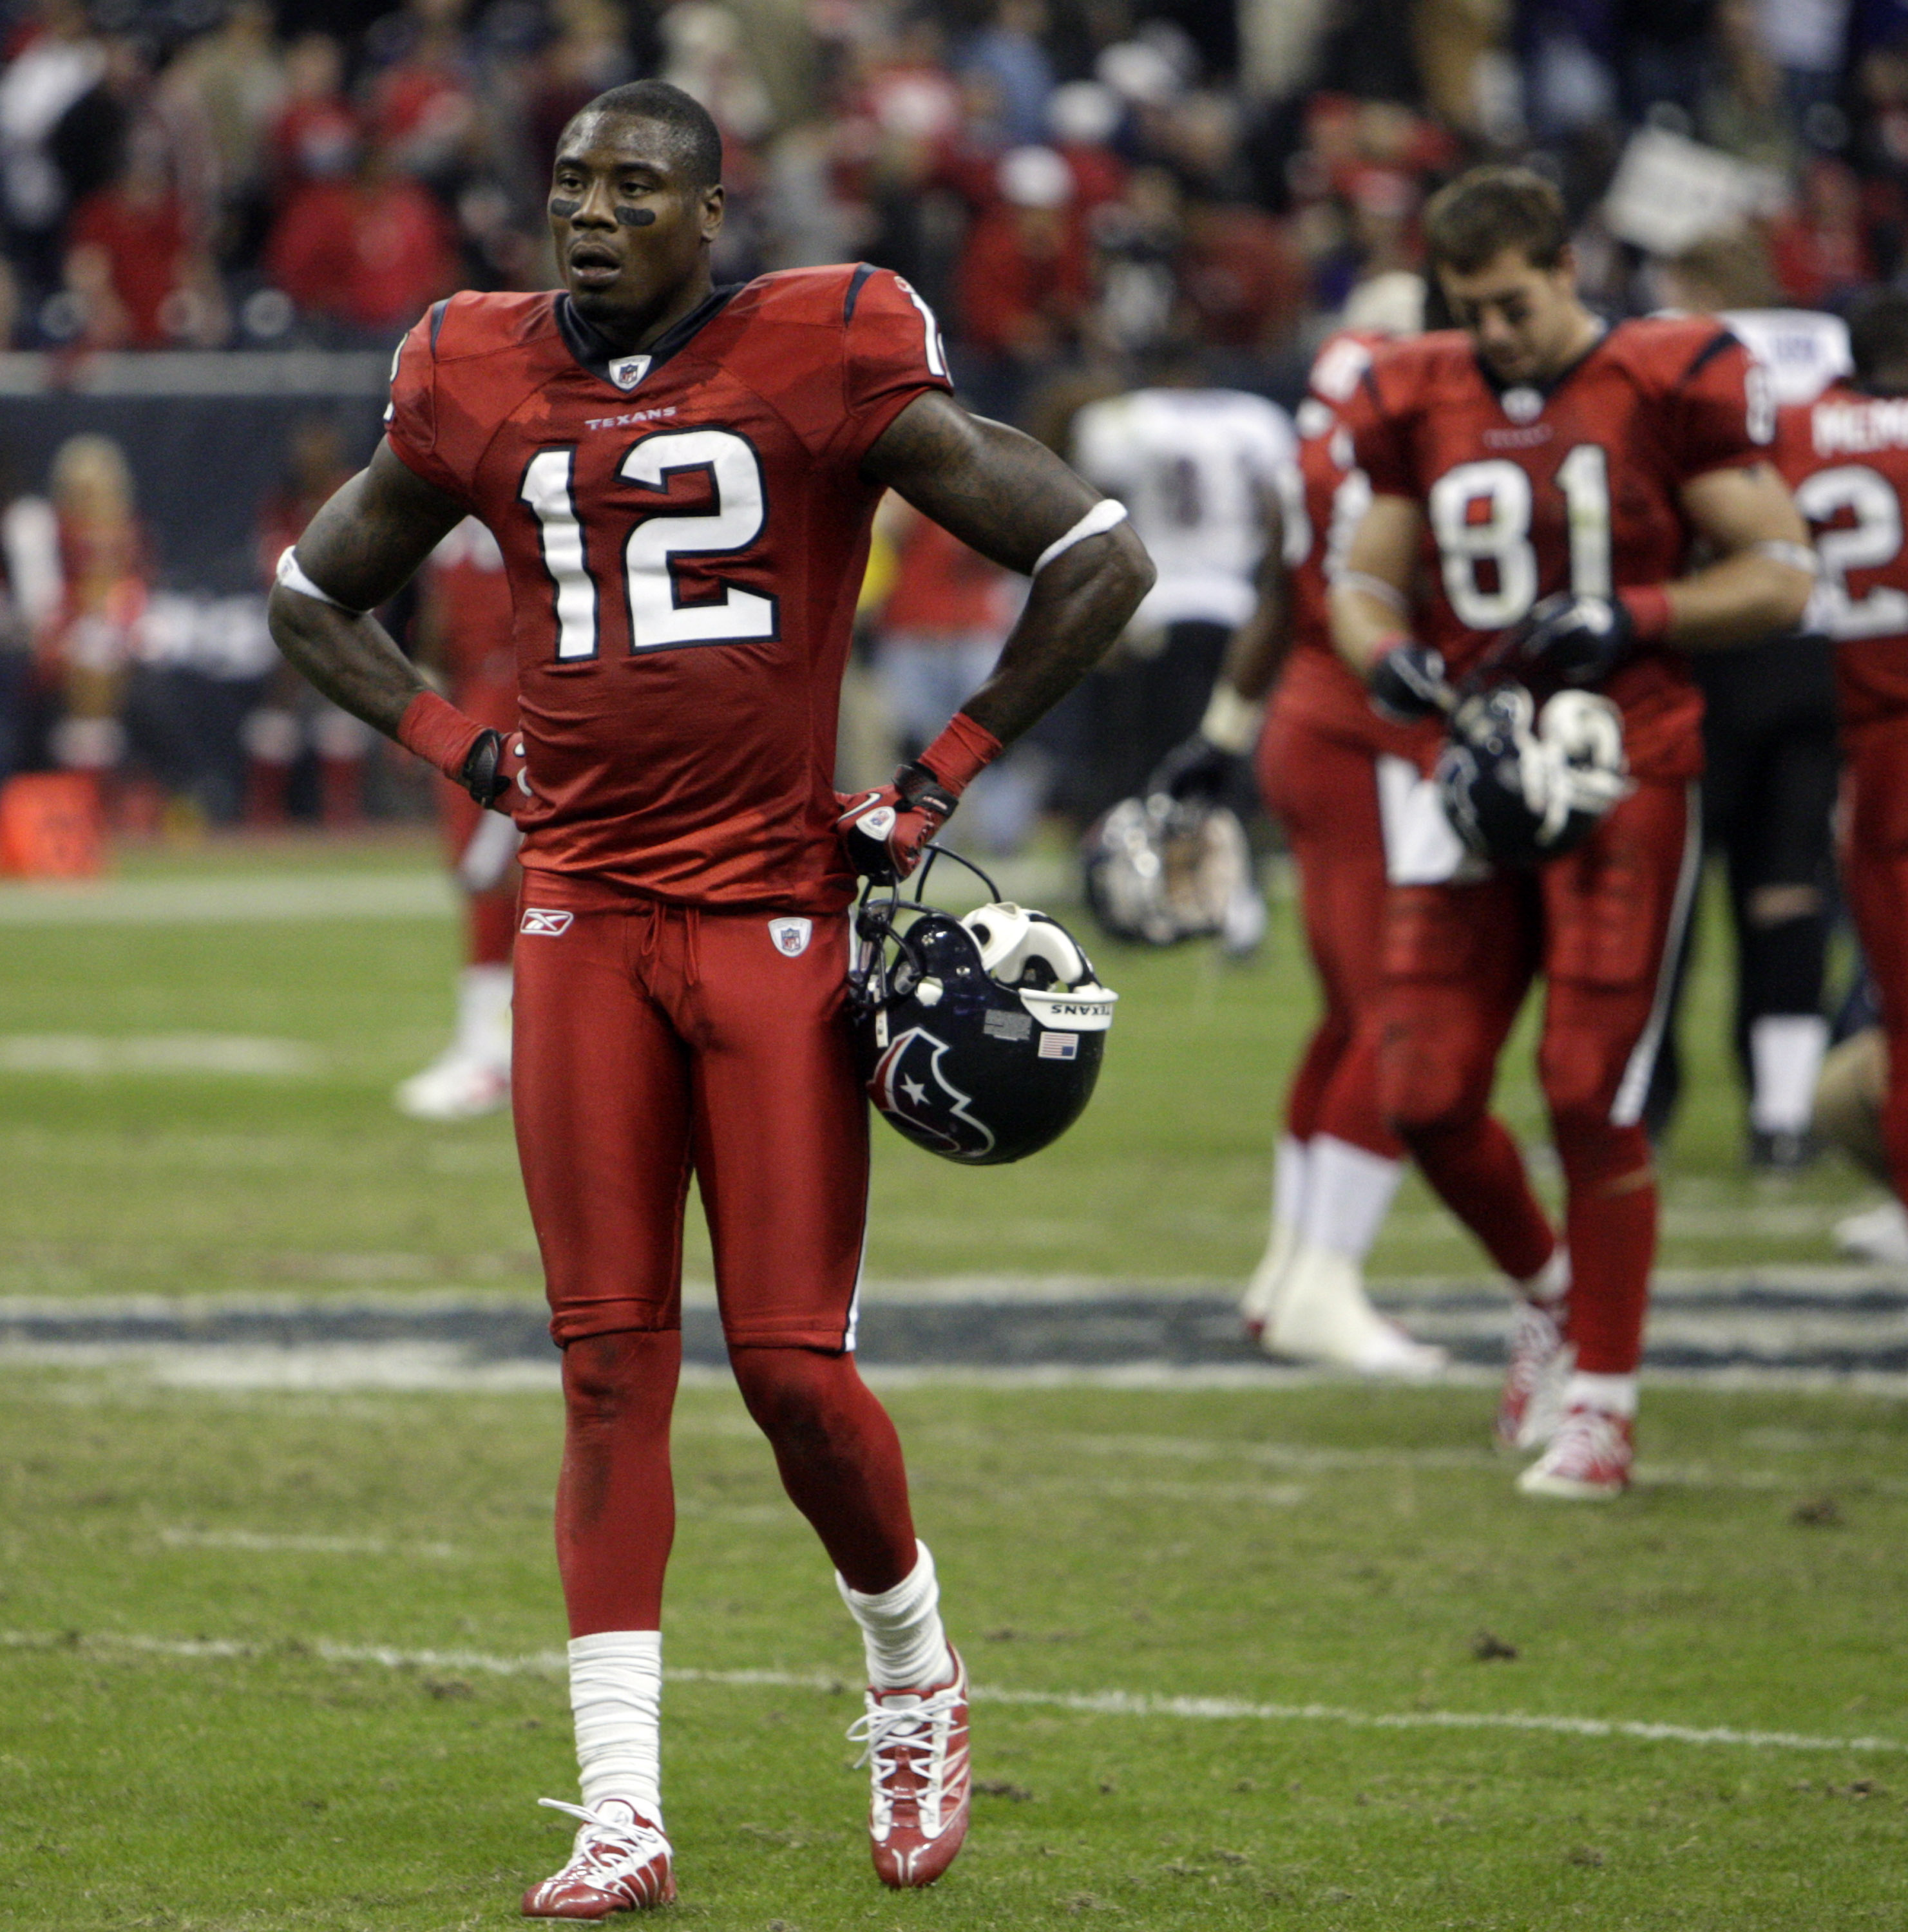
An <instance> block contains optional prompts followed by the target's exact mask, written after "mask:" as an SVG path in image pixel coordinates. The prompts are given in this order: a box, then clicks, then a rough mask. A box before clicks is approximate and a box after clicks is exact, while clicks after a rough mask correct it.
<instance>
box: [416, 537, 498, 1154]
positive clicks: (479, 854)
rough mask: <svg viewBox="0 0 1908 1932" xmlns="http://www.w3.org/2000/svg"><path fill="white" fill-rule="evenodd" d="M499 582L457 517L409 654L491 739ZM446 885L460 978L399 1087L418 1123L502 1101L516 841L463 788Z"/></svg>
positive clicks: (456, 790) (488, 555) (451, 788)
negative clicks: (449, 1015)
mask: <svg viewBox="0 0 1908 1932" xmlns="http://www.w3.org/2000/svg"><path fill="white" fill-rule="evenodd" d="M420 628H421V631H422V640H421V641H422V649H421V650H420V651H419V655H420V656H422V657H424V658H427V659H428V661H430V662H431V663H432V664H434V665H435V666H436V667H437V669H438V670H440V671H441V672H442V673H443V675H444V676H445V677H446V679H447V680H448V682H449V696H450V700H451V702H452V703H453V704H455V706H457V708H458V709H459V710H460V711H461V712H464V713H465V714H466V715H467V716H469V717H471V718H475V719H476V721H477V722H478V723H479V724H487V725H488V726H489V727H491V729H492V730H495V731H500V732H503V731H514V730H515V729H516V728H517V653H516V645H515V639H514V637H513V636H512V614H511V609H510V584H509V578H508V577H506V576H505V574H504V571H503V552H502V551H501V550H499V549H498V548H497V539H496V538H494V537H493V536H492V535H491V533H490V532H489V531H488V530H487V529H485V528H484V526H483V525H482V523H479V522H478V521H477V520H476V517H465V518H464V520H463V522H461V523H459V524H458V526H457V527H456V528H455V529H454V530H452V532H451V533H450V535H449V536H447V537H446V538H444V540H443V542H442V543H440V544H438V546H437V548H436V549H435V550H433V551H432V552H431V560H430V562H429V563H428V565H427V566H426V575H425V598H424V604H423V610H422V614H421V618H420ZM437 817H438V821H439V823H440V824H441V825H442V826H443V835H444V846H445V856H446V859H448V860H449V864H450V871H451V877H452V879H453V880H455V883H457V885H458V887H459V888H460V889H461V891H462V892H463V894H464V968H463V970H462V971H461V973H459V974H458V980H457V1031H456V1033H455V1034H454V1035H453V1036H452V1040H451V1043H450V1044H449V1046H447V1047H446V1049H444V1051H443V1052H442V1053H440V1055H438V1056H437V1058H436V1059H435V1060H434V1061H431V1064H430V1065H429V1066H428V1067H425V1069H424V1070H423V1071H422V1073H413V1075H412V1076H410V1079H408V1080H406V1081H404V1082H401V1084H400V1085H399V1086H398V1091H397V1094H396V1095H395V1099H396V1100H397V1103H398V1111H399V1112H401V1113H406V1114H409V1115H413V1117H414V1118H416V1119H419V1120H422V1121H467V1120H473V1119H475V1118H476V1117H477V1116H479V1115H482V1114H490V1113H494V1112H496V1111H497V1109H499V1108H500V1107H503V1106H507V1105H508V1104H509V1099H510V947H511V941H512V938H513V937H514V935H515V932H516V929H517V893H516V884H517V868H516V865H515V856H516V850H517V838H518V833H517V829H516V827H515V826H514V825H513V824H512V823H511V822H510V820H509V819H507V818H504V817H500V816H499V815H498V814H497V813H495V812H491V811H485V809H484V808H483V807H482V805H479V803H478V802H477V801H476V799H474V798H473V797H472V796H470V793H469V792H468V791H467V790H465V789H464V787H463V786H461V785H460V784H452V782H451V781H449V779H445V780H444V781H443V782H442V783H441V784H439V786H438V787H437Z"/></svg>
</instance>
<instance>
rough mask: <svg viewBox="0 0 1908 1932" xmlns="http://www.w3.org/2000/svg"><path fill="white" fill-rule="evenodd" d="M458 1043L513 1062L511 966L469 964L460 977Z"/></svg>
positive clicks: (485, 1055) (467, 1049)
mask: <svg viewBox="0 0 1908 1932" xmlns="http://www.w3.org/2000/svg"><path fill="white" fill-rule="evenodd" d="M457 1043H458V1046H460V1047H461V1048H462V1049H464V1052H467V1053H473V1054H476V1055H478V1056H479V1058H482V1059H485V1060H488V1061H496V1062H497V1063H498V1064H500V1065H502V1066H504V1067H508V1066H509V1064H510V969H509V967H507V966H467V967H465V968H464V970H463V971H462V972H461V973H460V974H458V976H457Z"/></svg>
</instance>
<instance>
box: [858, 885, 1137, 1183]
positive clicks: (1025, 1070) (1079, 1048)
mask: <svg viewBox="0 0 1908 1932" xmlns="http://www.w3.org/2000/svg"><path fill="white" fill-rule="evenodd" d="M989 889H990V890H991V889H992V887H991V884H990V888H989ZM855 933H856V936H857V939H858V947H857V950H856V959H855V969H854V971H853V972H852V974H851V975H850V977H849V1002H850V1009H851V1011H852V1014H853V1017H854V1025H855V1043H856V1047H857V1049H858V1053H859V1055H860V1061H861V1077H862V1079H863V1081H864V1083H865V1084H866V1085H867V1090H868V1097H869V1098H870V1100H873V1103H874V1104H875V1106H876V1108H877V1109H879V1111H880V1112H882V1114H883V1115H885V1116H886V1117H887V1118H888V1121H889V1122H890V1123H891V1124H892V1125H893V1127H894V1128H895V1130H897V1132H898V1133H902V1134H905V1135H906V1136H907V1138H908V1139H909V1140H911V1141H912V1142H915V1145H917V1146H918V1147H924V1148H927V1151H929V1153H930V1154H940V1155H942V1156H943V1157H945V1159H947V1160H957V1161H960V1162H963V1163H965V1164H966V1165H967V1166H973V1167H991V1166H999V1165H1000V1164H1001V1163H1004V1162H1007V1161H1012V1160H1023V1159H1025V1157H1026V1156H1027V1155H1029V1154H1037V1153H1038V1151H1040V1149H1041V1148H1044V1147H1046V1146H1047V1145H1050V1143H1051V1142H1054V1141H1056V1140H1058V1139H1059V1137H1060V1136H1061V1135H1062V1134H1063V1133H1065V1132H1066V1130H1067V1129H1068V1127H1071V1126H1072V1125H1073V1124H1074V1121H1077V1119H1079V1118H1080V1114H1081V1112H1083V1110H1084V1109H1085V1107H1086V1103H1087V1101H1088V1100H1089V1099H1090V1098H1091V1097H1092V1092H1093V1086H1094V1083H1095V1081H1097V1080H1098V1078H1099V1074H1100V1059H1101V1055H1102V1053H1103V1052H1104V1050H1105V1046H1106V1037H1107V1028H1109V1027H1110V1026H1111V1025H1112V1024H1113V1002H1114V1001H1115V1000H1116V999H1117V998H1119V995H1117V994H1116V993H1112V992H1108V991H1107V989H1106V988H1105V987H1104V986H1101V984H1100V983H1099V982H1098V980H1097V979H1095V977H1094V974H1093V966H1092V962H1091V961H1090V960H1089V959H1088V958H1087V957H1086V953H1084V952H1083V950H1081V949H1080V946H1079V945H1078V944H1077V942H1076V941H1074V938H1073V936H1072V935H1071V933H1069V932H1068V931H1067V929H1066V928H1065V926H1062V925H1061V923H1060V922H1059V920H1058V919H1049V918H1048V917H1047V915H1046V914H1045V913H1041V912H1033V911H1030V910H1027V909H1026V908H1025V907H1020V906H1017V905H1013V904H1005V903H1002V902H1001V901H998V900H996V901H994V902H993V903H992V904H987V905H984V906H982V907H981V908H980V909H979V910H978V911H975V912H971V913H968V914H967V915H966V917H965V918H962V919H957V918H955V917H954V915H953V914H952V913H946V912H943V911H941V910H939V909H938V908H936V907H933V906H928V905H924V904H921V902H920V901H918V899H916V900H912V901H903V899H902V898H900V895H899V894H898V893H896V894H893V895H891V896H890V897H888V898H886V899H885V900H884V899H876V898H873V896H872V895H870V896H868V897H866V898H864V899H863V901H862V903H861V907H860V909H859V910H858V913H857V914H856V916H855Z"/></svg>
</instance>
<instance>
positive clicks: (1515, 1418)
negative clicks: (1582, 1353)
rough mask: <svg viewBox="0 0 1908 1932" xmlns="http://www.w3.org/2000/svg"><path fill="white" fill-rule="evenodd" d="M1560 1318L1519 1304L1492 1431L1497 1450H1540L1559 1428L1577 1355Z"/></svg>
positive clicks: (1540, 1305) (1556, 1311) (1545, 1305)
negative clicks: (1565, 1334) (1502, 1391)
mask: <svg viewBox="0 0 1908 1932" xmlns="http://www.w3.org/2000/svg"><path fill="white" fill-rule="evenodd" d="M1562 1313H1563V1310H1562V1307H1561V1304H1557V1303H1551V1302H1543V1301H1526V1300H1525V1299H1524V1298H1522V1297H1521V1296H1520V1297H1519V1299H1518V1302H1517V1312H1516V1317H1515V1319H1514V1320H1513V1325H1512V1328H1511V1331H1510V1367H1508V1368H1507V1370H1506V1371H1505V1373H1504V1394H1502V1396H1501V1397H1499V1399H1498V1416H1497V1423H1496V1426H1495V1431H1494V1433H1495V1436H1496V1439H1497V1445H1498V1448H1500V1449H1513V1450H1518V1449H1521V1450H1526V1451H1528V1450H1532V1449H1541V1448H1543V1447H1544V1446H1545V1445H1546V1444H1547V1443H1548V1442H1549V1441H1550V1439H1551V1438H1552V1436H1555V1434H1556V1433H1557V1431H1558V1429H1559V1428H1560V1427H1561V1426H1562V1424H1563V1421H1564V1413H1565V1412H1566V1409H1567V1407H1568V1404H1567V1401H1566V1400H1565V1396H1566V1392H1567V1390H1568V1388H1569V1387H1570V1371H1571V1370H1573V1368H1574V1367H1576V1349H1573V1347H1572V1346H1570V1342H1569V1341H1568V1340H1567V1338H1566V1337H1565V1336H1564V1329H1563V1324H1562V1321H1561V1316H1562Z"/></svg>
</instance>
